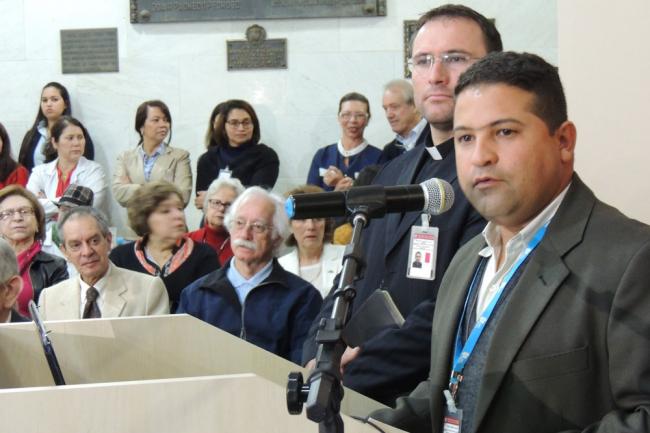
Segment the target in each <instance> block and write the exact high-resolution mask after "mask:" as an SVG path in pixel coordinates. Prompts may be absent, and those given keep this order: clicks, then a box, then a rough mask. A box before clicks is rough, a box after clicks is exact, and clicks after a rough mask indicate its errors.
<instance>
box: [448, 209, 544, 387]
mask: <svg viewBox="0 0 650 433" xmlns="http://www.w3.org/2000/svg"><path fill="white" fill-rule="evenodd" d="M547 227H548V222H547V223H546V224H544V226H542V227H541V228H540V229H539V230H537V232H536V233H535V235H534V236H533V238H532V239H531V241H530V243H529V244H528V245H527V246H526V249H525V250H524V251H523V252H522V253H521V254H520V255H519V257H518V258H517V261H516V262H515V263H514V264H513V265H512V267H511V268H510V270H509V271H508V273H507V274H506V275H505V277H503V280H502V281H501V284H500V285H499V290H498V291H497V292H496V294H495V295H494V297H493V298H492V301H491V302H490V304H489V305H488V306H487V307H486V308H485V310H484V311H483V313H482V314H481V317H479V318H478V320H477V321H476V324H475V325H474V328H473V329H472V332H471V333H470V334H469V337H467V341H466V342H465V345H464V346H463V344H462V339H461V328H462V323H463V320H464V317H465V315H466V314H472V313H471V312H468V311H467V304H468V302H469V298H470V297H471V294H472V291H473V290H474V289H475V287H476V285H477V284H478V281H477V277H478V269H477V272H475V273H474V278H473V279H472V284H471V285H470V290H469V293H468V294H467V298H466V299H465V307H464V308H463V314H462V316H461V319H460V321H459V324H458V329H457V331H456V346H455V348H454V368H453V370H452V372H451V379H450V380H449V388H450V390H451V395H452V397H454V398H455V397H456V392H457V391H458V385H459V384H460V381H461V380H462V378H463V376H462V373H463V369H464V368H465V364H467V360H468V359H469V356H470V355H471V353H472V351H473V350H474V348H475V347H476V343H478V340H479V338H480V337H481V334H482V333H483V330H484V329H485V325H486V324H487V322H488V319H489V318H490V316H491V315H492V313H493V312H494V309H495V307H496V305H497V303H498V302H499V298H501V295H502V294H503V291H504V289H505V288H506V286H507V285H508V283H509V282H510V280H511V279H512V276H513V275H514V274H515V272H517V269H519V267H520V266H521V264H522V263H523V262H524V260H526V258H527V257H528V256H529V255H530V253H531V252H532V251H533V250H534V249H535V248H536V247H537V245H538V244H539V243H540V242H541V241H542V238H543V237H544V234H545V233H546V228H547Z"/></svg>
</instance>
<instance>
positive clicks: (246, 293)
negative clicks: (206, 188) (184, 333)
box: [178, 187, 322, 363]
mask: <svg viewBox="0 0 650 433" xmlns="http://www.w3.org/2000/svg"><path fill="white" fill-rule="evenodd" d="M288 225H289V222H288V220H287V216H286V213H285V211H284V204H283V201H282V199H281V198H280V197H277V196H275V195H273V194H271V193H269V192H267V191H265V190H264V189H262V188H259V187H251V188H248V189H247V190H246V191H244V193H243V194H241V195H240V196H239V197H238V198H237V200H235V202H234V203H233V205H232V206H231V208H230V210H229V211H228V213H227V214H226V226H227V227H228V230H229V231H230V234H231V236H232V241H231V242H232V247H233V251H234V253H235V255H234V257H233V258H232V260H230V261H229V262H228V263H226V264H225V265H224V267H223V268H221V269H219V270H217V271H214V272H212V273H210V274H208V275H206V276H205V277H203V278H201V279H200V280H198V281H195V282H194V283H192V284H191V285H189V286H188V287H186V288H185V290H183V293H182V294H181V304H180V306H179V308H178V312H179V313H188V314H191V315H192V316H195V317H197V318H199V319H201V320H203V321H205V322H208V323H210V324H212V325H214V326H216V327H219V328H221V329H223V330H225V331H227V332H229V333H231V334H233V335H237V336H239V337H241V338H243V339H244V340H246V341H249V342H250V343H253V344H255V345H257V346H259V347H261V348H263V349H266V350H268V351H269V352H272V353H275V354H276V355H279V356H281V357H283V358H286V359H288V360H290V361H293V362H295V363H298V362H300V354H301V349H302V344H303V341H304V339H305V336H306V335H307V330H308V329H309V325H310V324H311V322H312V320H313V319H314V317H315V316H316V314H318V310H319V308H320V305H321V302H322V299H321V296H320V294H319V293H318V291H317V290H316V289H315V288H314V287H313V286H312V285H311V284H309V283H308V282H306V281H305V280H303V279H301V278H299V277H297V276H296V275H294V274H292V273H290V272H287V271H285V270H284V269H283V268H282V266H280V264H279V263H278V261H277V260H275V259H274V256H275V255H276V253H277V251H278V249H279V248H280V246H281V245H282V241H283V240H284V238H285V237H286V235H287V234H288ZM244 311H245V312H246V314H244ZM242 320H243V322H242Z"/></svg>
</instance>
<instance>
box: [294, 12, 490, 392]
mask: <svg viewBox="0 0 650 433" xmlns="http://www.w3.org/2000/svg"><path fill="white" fill-rule="evenodd" d="M501 50H502V43H501V36H500V35H499V32H498V31H497V30H496V28H495V27H494V24H493V23H492V22H490V21H489V20H488V19H487V18H485V17H484V16H483V15H481V14H479V13H478V12H476V11H474V10H472V9H470V8H468V7H465V6H461V5H445V6H440V7H438V8H435V9H432V10H430V11H429V12H427V13H425V14H424V15H423V16H422V17H421V18H420V20H419V22H418V30H417V32H416V34H415V38H414V40H413V45H412V50H411V53H412V59H411V63H410V67H411V69H412V72H413V88H414V95H415V103H416V106H417V108H418V110H419V111H420V112H421V113H422V115H423V116H424V118H425V119H427V122H428V123H429V127H428V128H425V129H424V131H423V132H422V134H421V135H420V137H419V139H418V141H417V143H416V145H415V148H414V149H413V150H412V151H409V152H406V153H404V154H403V155H401V156H399V157H397V158H395V159H394V160H392V161H390V162H389V163H388V164H386V165H385V166H384V167H383V168H382V170H381V171H380V172H379V173H378V174H377V177H376V178H375V181H374V182H375V183H377V184H381V185H386V186H390V185H400V184H414V183H421V182H423V181H425V180H427V179H430V178H432V177H437V178H440V179H444V180H446V181H447V182H449V183H450V184H451V185H452V187H453V188H454V192H455V195H456V199H455V203H454V206H453V207H452V209H451V210H450V211H449V212H447V213H445V214H442V215H439V216H432V217H431V218H430V220H429V225H430V226H431V227H437V228H438V230H439V233H438V242H437V244H436V251H435V256H436V262H435V276H434V279H433V280H425V279H410V278H407V276H406V275H407V271H408V268H409V265H410V261H409V258H410V254H409V250H410V247H411V245H410V237H411V236H410V235H411V230H412V227H413V226H418V225H420V224H421V222H420V221H421V217H420V215H421V213H420V212H406V213H402V214H389V215H387V216H385V217H384V218H381V219H375V220H372V221H371V222H370V224H369V226H368V228H367V229H366V230H365V233H364V234H363V239H364V245H363V247H364V251H365V253H366V261H367V265H366V269H365V273H364V277H363V278H362V279H361V280H360V281H358V282H357V284H356V288H357V297H356V298H355V300H354V305H353V314H354V312H355V311H356V309H358V308H359V306H360V305H361V304H363V302H364V301H365V300H366V299H367V298H368V297H369V296H370V295H371V294H372V293H373V292H374V291H375V290H377V289H384V290H387V291H388V292H389V293H390V295H391V297H392V298H393V300H394V301H395V304H396V305H397V307H398V308H399V310H400V312H401V313H402V315H404V316H405V317H406V316H408V317H407V319H406V322H405V323H404V326H403V330H400V331H395V330H390V329H389V330H387V331H385V332H382V333H380V334H378V335H377V336H376V337H374V338H372V339H370V340H369V341H367V342H366V343H364V344H363V345H362V346H361V348H360V349H359V348H357V349H356V350H354V351H352V352H351V353H353V354H354V356H357V358H356V359H355V360H354V361H353V362H351V363H350V364H349V365H347V367H346V371H345V377H344V379H343V383H344V385H346V386H348V387H351V388H353V389H355V390H357V391H360V392H361V393H363V394H365V395H368V396H369V397H372V398H374V399H376V400H378V401H382V402H384V403H387V404H391V403H392V402H393V401H394V399H395V397H396V396H397V395H400V394H404V393H408V392H409V391H411V390H412V389H413V388H414V387H415V386H416V385H417V383H419V381H421V380H423V379H424V378H426V372H427V368H428V362H427V360H426V359H424V360H423V359H422V353H423V351H424V352H426V351H427V350H428V349H427V348H428V347H429V346H430V329H431V315H432V314H433V307H434V305H435V297H436V294H437V292H438V286H439V285H440V281H441V278H442V275H443V274H444V272H445V270H446V269H447V266H448V265H449V262H450V261H451V258H452V257H453V255H454V254H455V253H456V251H457V250H458V248H459V247H460V246H461V245H463V244H464V243H465V242H467V241H468V240H469V239H471V238H472V237H474V236H475V235H476V234H477V233H479V232H480V231H481V230H482V229H483V227H484V226H485V221H484V220H483V219H482V218H481V216H480V215H479V214H478V213H477V212H476V211H475V210H474V208H473V207H472V206H471V205H470V204H469V202H468V201H467V199H466V198H465V196H464V195H463V193H462V192H461V190H460V187H459V184H458V180H457V176H456V165H455V159H454V158H455V156H454V144H453V139H452V126H453V110H454V95H453V91H454V87H455V86H456V83H457V82H458V78H459V76H460V74H461V73H463V72H464V71H465V70H466V69H467V68H468V67H469V66H470V65H471V64H472V63H474V62H475V61H476V60H477V59H479V58H481V57H483V56H485V55H486V54H487V53H489V52H491V51H501ZM420 304H422V305H420ZM332 305H333V300H332V297H331V296H328V298H326V300H325V302H324V308H323V309H322V310H321V314H320V317H327V316H329V315H330V312H331V309H332ZM418 305H420V306H419V307H418V308H417V309H416V307H417V306H418ZM320 317H318V318H317V319H316V320H315V321H314V324H313V325H312V329H311V332H310V336H311V338H310V339H309V340H308V341H307V342H306V344H305V348H304V352H303V362H307V361H309V360H311V359H313V358H314V356H315V354H316V348H317V345H316V343H315V340H314V336H315V334H316V330H317V326H318V322H319V320H320Z"/></svg>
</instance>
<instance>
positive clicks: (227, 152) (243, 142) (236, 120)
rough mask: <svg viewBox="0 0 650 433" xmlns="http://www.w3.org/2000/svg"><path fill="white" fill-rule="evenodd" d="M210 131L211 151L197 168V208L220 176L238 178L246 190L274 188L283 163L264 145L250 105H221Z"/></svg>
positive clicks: (232, 101) (236, 102)
mask: <svg viewBox="0 0 650 433" xmlns="http://www.w3.org/2000/svg"><path fill="white" fill-rule="evenodd" d="M219 107H220V110H218V108H219ZM208 129H209V132H208V137H209V139H208V140H207V146H208V151H207V152H205V153H204V154H203V155H201V156H200V157H199V161H198V164H197V169H196V191H197V198H196V200H195V203H196V204H197V207H201V206H202V204H203V202H204V201H205V191H206V190H207V189H208V186H210V183H212V181H213V180H215V179H216V178H218V177H220V176H221V177H234V178H237V179H239V180H240V182H241V183H242V184H243V185H244V186H245V187H249V186H261V187H264V188H273V186H274V185H275V182H276V181H277V180H278V173H279V171H280V160H279V159H278V155H277V153H275V151H274V150H273V149H271V148H270V147H268V146H267V145H265V144H262V143H260V122H259V120H258V119H257V114H256V113H255V110H254V109H253V107H252V106H251V105H250V104H249V103H248V102H246V101H242V100H241V99H231V100H229V101H226V102H223V103H221V104H219V105H218V106H217V107H215V110H213V112H212V116H210V125H208Z"/></svg>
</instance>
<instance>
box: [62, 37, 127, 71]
mask: <svg viewBox="0 0 650 433" xmlns="http://www.w3.org/2000/svg"><path fill="white" fill-rule="evenodd" d="M119 70H120V64H119V57H118V52H117V28H110V29H82V30H61V72H62V73H64V74H83V73H90V72H119Z"/></svg>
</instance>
